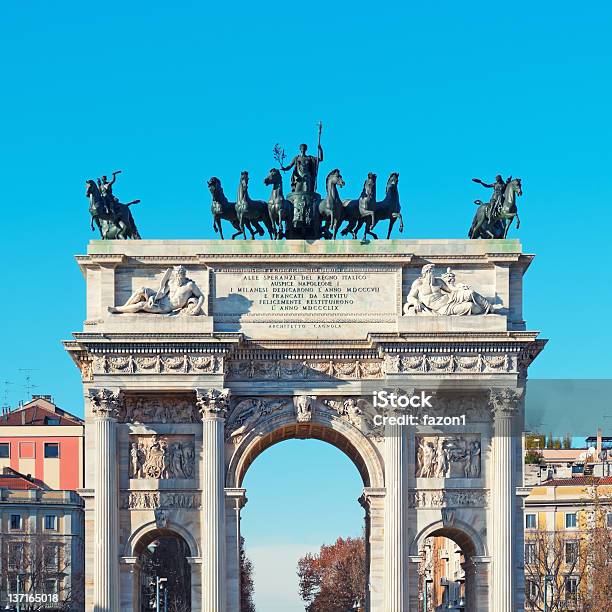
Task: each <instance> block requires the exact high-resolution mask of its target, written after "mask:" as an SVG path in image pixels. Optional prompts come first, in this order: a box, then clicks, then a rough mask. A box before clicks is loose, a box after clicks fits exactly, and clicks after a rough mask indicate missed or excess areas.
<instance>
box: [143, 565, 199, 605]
mask: <svg viewBox="0 0 612 612" xmlns="http://www.w3.org/2000/svg"><path fill="white" fill-rule="evenodd" d="M187 563H189V568H190V570H191V612H201V610H202V608H201V606H202V558H201V557H187ZM138 610H140V608H138Z"/></svg>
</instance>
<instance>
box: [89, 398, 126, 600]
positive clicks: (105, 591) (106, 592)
mask: <svg viewBox="0 0 612 612" xmlns="http://www.w3.org/2000/svg"><path fill="white" fill-rule="evenodd" d="M89 397H90V400H91V404H92V412H93V414H94V425H95V437H96V455H95V461H96V469H95V473H96V479H95V497H94V507H95V544H94V545H95V549H94V571H95V573H94V602H93V604H94V605H93V609H94V611H95V612H116V610H119V554H118V539H119V531H118V528H119V526H118V518H117V515H118V505H117V500H118V497H119V495H118V490H117V415H118V412H119V394H118V393H113V392H112V391H110V390H109V389H95V390H94V389H92V390H91V391H90V395H89Z"/></svg>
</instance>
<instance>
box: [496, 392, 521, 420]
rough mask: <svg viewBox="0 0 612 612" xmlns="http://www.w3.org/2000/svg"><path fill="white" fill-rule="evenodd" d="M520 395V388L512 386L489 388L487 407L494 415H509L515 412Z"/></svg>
mask: <svg viewBox="0 0 612 612" xmlns="http://www.w3.org/2000/svg"><path fill="white" fill-rule="evenodd" d="M522 397H523V390H522V389H513V388H512V387H502V388H501V389H490V395H489V408H491V412H492V413H493V416H494V417H498V416H499V417H502V416H507V417H511V416H514V414H515V413H516V412H517V410H518V407H519V404H520V401H521V398H522Z"/></svg>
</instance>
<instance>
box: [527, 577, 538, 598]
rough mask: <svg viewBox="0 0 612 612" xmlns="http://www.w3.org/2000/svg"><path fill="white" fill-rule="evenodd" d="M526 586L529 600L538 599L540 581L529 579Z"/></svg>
mask: <svg viewBox="0 0 612 612" xmlns="http://www.w3.org/2000/svg"><path fill="white" fill-rule="evenodd" d="M525 588H526V595H527V599H528V601H536V600H537V599H538V583H537V582H536V581H535V580H527V584H526V585H525Z"/></svg>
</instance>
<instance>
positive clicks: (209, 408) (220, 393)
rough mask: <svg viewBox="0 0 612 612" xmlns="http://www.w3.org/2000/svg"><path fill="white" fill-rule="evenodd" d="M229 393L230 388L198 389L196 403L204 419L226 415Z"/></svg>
mask: <svg viewBox="0 0 612 612" xmlns="http://www.w3.org/2000/svg"><path fill="white" fill-rule="evenodd" d="M229 395H230V392H229V389H196V404H197V406H198V410H199V411H200V414H201V415H202V419H207V418H211V417H225V415H226V413H227V409H228V405H229Z"/></svg>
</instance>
